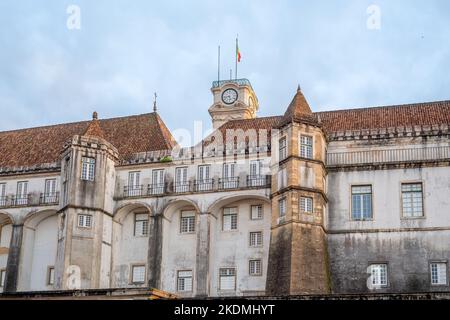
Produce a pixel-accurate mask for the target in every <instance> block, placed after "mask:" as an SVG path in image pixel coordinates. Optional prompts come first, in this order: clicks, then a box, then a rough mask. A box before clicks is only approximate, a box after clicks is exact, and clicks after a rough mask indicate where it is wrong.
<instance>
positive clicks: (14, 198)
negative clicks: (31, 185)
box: [0, 192, 59, 208]
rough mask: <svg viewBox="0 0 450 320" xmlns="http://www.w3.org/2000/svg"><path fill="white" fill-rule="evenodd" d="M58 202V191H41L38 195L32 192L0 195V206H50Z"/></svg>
mask: <svg viewBox="0 0 450 320" xmlns="http://www.w3.org/2000/svg"><path fill="white" fill-rule="evenodd" d="M58 204H59V192H53V193H41V194H40V195H39V197H37V196H35V195H34V194H26V195H10V196H5V197H0V208H18V207H34V206H50V205H58Z"/></svg>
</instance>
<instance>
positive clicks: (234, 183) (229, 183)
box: [219, 177, 239, 190]
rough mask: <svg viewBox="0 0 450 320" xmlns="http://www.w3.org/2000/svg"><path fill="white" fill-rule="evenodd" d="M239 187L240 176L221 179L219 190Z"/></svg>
mask: <svg viewBox="0 0 450 320" xmlns="http://www.w3.org/2000/svg"><path fill="white" fill-rule="evenodd" d="M238 188H239V177H231V178H220V179H219V190H228V189H238Z"/></svg>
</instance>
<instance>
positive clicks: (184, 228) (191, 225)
mask: <svg viewBox="0 0 450 320" xmlns="http://www.w3.org/2000/svg"><path fill="white" fill-rule="evenodd" d="M192 232H195V211H181V220H180V233H192Z"/></svg>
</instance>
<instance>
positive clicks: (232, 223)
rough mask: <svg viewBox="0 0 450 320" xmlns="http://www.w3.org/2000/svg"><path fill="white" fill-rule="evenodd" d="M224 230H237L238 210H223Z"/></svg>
mask: <svg viewBox="0 0 450 320" xmlns="http://www.w3.org/2000/svg"><path fill="white" fill-rule="evenodd" d="M222 230H223V231H231V230H237V208H224V209H223V219H222Z"/></svg>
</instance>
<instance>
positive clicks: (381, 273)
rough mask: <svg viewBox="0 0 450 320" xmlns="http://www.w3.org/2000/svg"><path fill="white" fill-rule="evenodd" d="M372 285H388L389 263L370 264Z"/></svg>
mask: <svg viewBox="0 0 450 320" xmlns="http://www.w3.org/2000/svg"><path fill="white" fill-rule="evenodd" d="M370 272H371V276H372V285H374V286H380V287H386V286H387V284H388V274H387V264H384V263H382V264H372V265H371V266H370Z"/></svg>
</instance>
